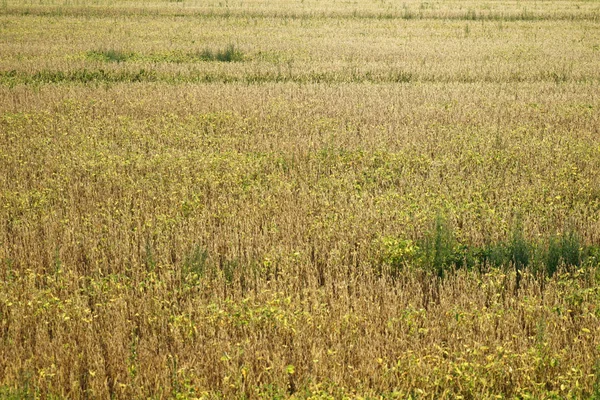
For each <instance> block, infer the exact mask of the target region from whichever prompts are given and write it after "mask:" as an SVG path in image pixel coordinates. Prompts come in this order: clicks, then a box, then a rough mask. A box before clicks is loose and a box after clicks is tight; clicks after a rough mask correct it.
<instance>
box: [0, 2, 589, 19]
mask: <svg viewBox="0 0 600 400" xmlns="http://www.w3.org/2000/svg"><path fill="white" fill-rule="evenodd" d="M0 15H3V16H11V15H12V16H40V17H57V16H58V17H88V18H91V17H95V18H104V17H117V16H123V17H128V16H149V17H171V18H182V17H183V18H185V17H188V18H253V19H276V18H278V19H300V20H303V19H388V20H396V19H397V20H412V19H414V20H458V21H497V22H518V21H590V22H597V21H600V11H598V10H594V11H585V12H574V13H570V12H533V11H529V10H527V9H526V8H524V9H522V10H518V11H514V12H498V11H480V10H472V9H468V10H465V11H460V12H456V11H452V12H449V11H447V10H442V11H439V12H424V11H423V10H411V9H403V10H402V11H383V12H377V11H364V10H363V11H360V10H352V11H316V12H310V11H300V12H293V11H292V12H289V11H255V10H231V9H226V10H224V11H220V10H218V11H217V10H201V9H187V10H186V9H177V10H172V9H150V8H134V7H102V6H100V7H94V6H83V7H82V6H62V5H61V6H50V7H47V6H33V7H32V6H17V7H15V6H4V7H2V8H0Z"/></svg>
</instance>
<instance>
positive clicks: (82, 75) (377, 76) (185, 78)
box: [0, 68, 600, 87]
mask: <svg viewBox="0 0 600 400" xmlns="http://www.w3.org/2000/svg"><path fill="white" fill-rule="evenodd" d="M538 82H541V83H556V84H561V83H578V84H597V83H600V77H598V76H570V75H569V74H568V73H565V72H564V71H541V72H539V73H538V74H535V75H533V76H523V75H519V74H511V75H510V76H501V75H500V76H497V77H496V76H492V75H489V74H486V75H481V76H477V75H456V76H446V77H444V76H439V77H436V76H428V75H419V74H413V73H412V72H407V71H401V70H400V71H397V70H396V71H388V72H384V73H379V72H372V71H365V72H358V73H356V72H349V73H344V72H342V73H336V72H318V71H311V72H308V73H302V72H301V73H296V74H294V73H292V74H289V73H284V72H280V71H273V72H271V71H257V72H253V73H249V74H240V75H233V74H224V73H211V72H203V71H198V72H193V73H187V74H182V73H174V74H170V73H157V72H156V71H153V70H147V69H144V68H141V69H139V70H112V71H111V70H104V69H87V68H84V69H77V70H73V71H67V72H65V71H60V70H42V71H38V72H35V73H27V72H22V71H16V70H10V71H6V70H4V71H0V86H8V87H15V86H20V85H21V86H30V85H43V84H93V83H106V84H109V83H165V84H172V85H177V84H189V83H191V84H210V83H217V84H235V83H243V84H248V85H251V84H264V83H298V84H344V83H364V84H390V83H399V84H408V83H538Z"/></svg>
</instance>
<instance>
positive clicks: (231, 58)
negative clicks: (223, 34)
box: [197, 44, 244, 62]
mask: <svg viewBox="0 0 600 400" xmlns="http://www.w3.org/2000/svg"><path fill="white" fill-rule="evenodd" d="M197 58H198V59H200V60H202V61H220V62H239V61H242V60H243V59H244V53H243V52H242V51H241V50H240V49H239V48H237V47H236V46H235V45H233V44H230V45H228V46H227V47H226V48H224V49H221V50H212V49H209V48H206V49H204V50H202V51H201V52H199V53H198V54H197Z"/></svg>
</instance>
